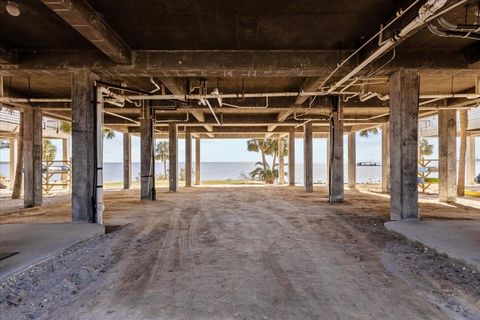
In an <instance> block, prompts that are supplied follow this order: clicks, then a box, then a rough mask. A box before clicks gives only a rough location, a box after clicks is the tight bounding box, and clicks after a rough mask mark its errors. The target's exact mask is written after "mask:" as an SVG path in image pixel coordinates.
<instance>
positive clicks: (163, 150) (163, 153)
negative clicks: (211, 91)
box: [155, 140, 169, 179]
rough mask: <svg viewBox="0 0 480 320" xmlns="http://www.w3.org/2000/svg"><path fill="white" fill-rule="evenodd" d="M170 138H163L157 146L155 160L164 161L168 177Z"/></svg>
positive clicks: (165, 174) (164, 170)
mask: <svg viewBox="0 0 480 320" xmlns="http://www.w3.org/2000/svg"><path fill="white" fill-rule="evenodd" d="M168 157H169V155H168V140H162V141H159V142H158V143H157V145H156V146H155V160H160V161H162V162H163V173H164V177H165V179H167V160H168Z"/></svg>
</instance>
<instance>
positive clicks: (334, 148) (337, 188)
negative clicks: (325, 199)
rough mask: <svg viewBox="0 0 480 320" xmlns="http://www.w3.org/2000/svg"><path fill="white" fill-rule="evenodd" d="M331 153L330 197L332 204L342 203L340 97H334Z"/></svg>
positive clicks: (331, 117)
mask: <svg viewBox="0 0 480 320" xmlns="http://www.w3.org/2000/svg"><path fill="white" fill-rule="evenodd" d="M329 147H330V153H329V158H328V159H329V160H328V162H329V166H328V176H329V178H328V187H329V188H328V192H329V194H328V196H329V201H330V203H342V202H343V194H344V180H343V170H344V169H343V120H342V110H341V106H340V97H338V96H333V97H332V113H331V115H330V144H329Z"/></svg>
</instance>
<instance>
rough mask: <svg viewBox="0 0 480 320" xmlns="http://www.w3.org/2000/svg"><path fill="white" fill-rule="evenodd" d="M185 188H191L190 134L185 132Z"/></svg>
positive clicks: (188, 131)
mask: <svg viewBox="0 0 480 320" xmlns="http://www.w3.org/2000/svg"><path fill="white" fill-rule="evenodd" d="M185 186H186V187H191V186H192V134H191V132H190V130H188V128H187V131H186V132H185Z"/></svg>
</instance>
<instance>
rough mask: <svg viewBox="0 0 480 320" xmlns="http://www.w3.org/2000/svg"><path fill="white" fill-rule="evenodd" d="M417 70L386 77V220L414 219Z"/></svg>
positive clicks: (416, 185) (415, 217)
mask: <svg viewBox="0 0 480 320" xmlns="http://www.w3.org/2000/svg"><path fill="white" fill-rule="evenodd" d="M419 87H420V81H419V77H418V72H417V70H412V69H401V70H399V71H397V72H395V73H394V74H392V75H391V77H390V179H391V180H390V181H391V184H390V195H391V196H390V219H391V220H403V219H418V172H417V170H418V97H419Z"/></svg>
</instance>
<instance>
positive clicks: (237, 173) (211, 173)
mask: <svg viewBox="0 0 480 320" xmlns="http://www.w3.org/2000/svg"><path fill="white" fill-rule="evenodd" d="M184 166H185V164H184V163H179V168H182V167H184ZM9 168H10V166H9V164H8V163H5V162H2V163H0V175H3V176H6V177H9V174H10V173H9V171H10V169H9ZM167 168H168V164H167ZM254 168H255V163H253V162H202V163H201V166H200V174H201V179H202V180H227V179H241V178H242V176H243V175H247V176H248V174H249V173H250V171H252V170H253V169H254ZM193 169H194V170H195V165H194V166H193ZM287 171H288V166H285V172H287ZM103 173H104V180H105V181H122V180H123V163H121V162H106V163H104V165H103ZM155 174H157V175H158V174H163V164H162V163H160V162H156V163H155ZM287 174H288V173H287ZM132 175H133V178H134V179H136V178H138V177H139V176H140V163H138V162H134V163H132ZM326 176H327V175H326V164H325V163H315V164H314V166H313V180H314V182H315V183H324V182H325V181H326ZM344 176H345V182H347V179H348V172H347V168H346V166H345V171H344ZM381 177H382V167H361V166H357V183H371V182H380V181H381ZM286 180H287V181H288V177H287V178H286ZM295 180H296V183H303V164H302V163H297V164H296V168H295Z"/></svg>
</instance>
